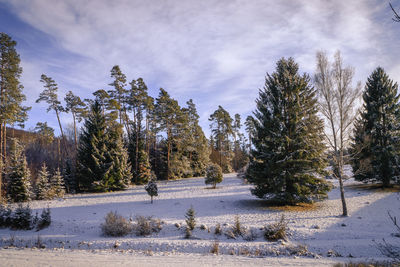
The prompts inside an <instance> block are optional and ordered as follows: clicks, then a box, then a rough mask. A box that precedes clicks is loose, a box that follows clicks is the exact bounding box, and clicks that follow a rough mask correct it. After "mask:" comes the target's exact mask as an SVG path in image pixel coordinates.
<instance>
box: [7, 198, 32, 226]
mask: <svg viewBox="0 0 400 267" xmlns="http://www.w3.org/2000/svg"><path fill="white" fill-rule="evenodd" d="M31 224H32V210H31V208H30V207H29V205H27V206H25V207H24V206H23V205H22V204H18V207H17V208H16V209H15V211H14V214H12V216H11V229H14V230H30V229H32V227H31Z"/></svg>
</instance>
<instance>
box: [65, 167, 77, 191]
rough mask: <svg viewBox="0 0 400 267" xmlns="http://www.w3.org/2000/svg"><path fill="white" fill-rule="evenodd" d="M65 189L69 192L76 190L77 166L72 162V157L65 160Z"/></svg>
mask: <svg viewBox="0 0 400 267" xmlns="http://www.w3.org/2000/svg"><path fill="white" fill-rule="evenodd" d="M63 177H64V185H65V191H66V192H67V193H75V192H76V189H77V188H76V173H75V166H74V165H73V164H72V161H71V159H67V160H66V161H65V166H64V170H63Z"/></svg>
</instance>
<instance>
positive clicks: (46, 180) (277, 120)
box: [0, 33, 400, 216]
mask: <svg viewBox="0 0 400 267" xmlns="http://www.w3.org/2000/svg"><path fill="white" fill-rule="evenodd" d="M16 45H17V44H16V42H15V41H14V40H13V39H12V37H10V36H8V35H7V34H5V33H1V34H0V87H1V90H0V110H1V113H0V125H1V128H0V129H1V131H0V134H1V135H0V137H1V138H0V140H1V142H0V148H1V150H0V156H1V157H0V186H1V188H0V189H1V190H0V192H1V199H2V201H6V202H20V201H29V200H31V199H51V198H54V197H59V196H62V195H63V194H64V193H65V192H66V193H76V192H107V191H116V190H124V189H126V188H128V187H129V186H130V185H146V184H148V183H149V182H151V181H152V182H155V181H160V180H170V179H182V178H188V177H198V176H205V175H206V173H207V170H208V169H210V170H211V169H212V170H213V171H214V170H215V171H216V172H221V171H222V172H223V173H231V172H238V173H239V174H240V176H241V177H243V178H245V179H246V180H247V181H248V182H249V183H251V184H252V185H253V186H254V187H253V189H252V190H251V192H252V194H253V195H255V196H256V197H258V198H269V199H273V200H274V201H278V202H281V203H285V204H290V205H294V204H296V203H306V202H312V201H315V200H318V199H323V198H325V197H326V196H327V192H328V191H329V190H330V188H331V185H330V183H329V181H327V179H326V178H327V177H328V178H329V177H333V178H337V179H338V180H339V182H340V187H341V198H342V208H343V215H345V216H346V215H347V208H346V200H345V197H344V191H343V179H345V178H346V177H345V174H344V173H343V168H344V166H345V165H347V164H351V166H352V168H353V173H354V176H355V179H356V180H358V181H364V182H372V183H376V182H379V183H381V184H382V186H384V187H390V186H392V185H393V184H396V183H397V184H398V183H399V182H400V179H399V178H398V177H399V172H400V168H399V159H398V156H399V153H400V149H399V145H400V143H399V141H398V140H399V139H398V138H399V126H400V124H399V122H400V117H399V116H400V109H399V103H398V100H399V95H398V92H397V90H398V86H397V83H395V82H394V81H392V80H391V79H390V78H389V77H388V75H387V74H386V73H385V71H384V69H383V68H381V67H377V68H376V69H375V70H374V71H373V73H372V74H371V75H370V77H369V78H368V80H367V82H366V85H365V87H364V88H363V87H362V86H361V82H358V83H354V82H353V76H354V71H355V70H354V68H353V67H351V66H344V64H343V59H342V56H341V54H340V51H338V52H337V53H336V54H335V56H334V58H333V60H332V62H331V61H330V60H329V59H328V56H327V54H326V53H325V52H323V51H319V52H317V53H316V64H315V65H316V71H315V73H314V74H312V75H310V74H306V73H304V74H301V73H299V66H298V64H297V63H296V62H295V60H294V59H293V58H287V59H286V58H281V59H280V60H279V61H278V62H277V63H276V70H275V71H274V72H267V75H266V78H265V84H264V86H263V88H262V89H259V97H258V98H257V99H256V101H255V108H254V111H253V114H252V115H250V116H248V117H247V118H246V119H245V120H243V119H242V117H241V115H240V114H234V116H231V114H229V112H228V111H227V110H225V109H224V108H223V107H222V106H218V109H217V110H215V111H214V112H213V113H212V114H211V115H210V117H209V118H208V120H209V123H210V129H211V136H209V138H207V137H206V136H205V134H204V132H203V129H202V128H201V127H200V125H199V114H198V112H197V109H196V105H195V103H194V101H193V100H192V99H189V100H188V101H187V102H186V103H185V104H184V105H181V104H182V103H181V104H180V103H178V101H177V100H175V99H174V98H173V97H172V96H170V95H169V93H168V92H167V91H166V90H164V89H163V88H160V89H159V94H158V95H157V96H150V95H149V94H148V88H147V85H146V83H145V81H144V80H143V79H142V78H140V77H139V78H134V79H132V80H129V79H128V78H127V76H126V75H125V74H124V73H123V71H122V70H121V69H120V67H119V66H118V65H115V66H113V67H112V68H111V71H110V84H108V85H105V87H106V88H108V90H104V89H99V90H97V91H95V92H93V97H92V98H90V99H81V98H80V97H79V96H78V95H75V94H74V93H73V92H72V91H69V92H68V93H67V94H66V95H65V96H62V95H59V93H58V90H59V88H58V85H57V82H56V81H55V80H54V79H52V78H51V77H49V76H47V75H46V74H42V75H41V77H40V81H41V83H42V85H43V91H42V92H41V93H40V95H39V96H38V98H37V99H36V102H37V103H39V102H44V103H46V104H47V107H48V108H47V112H48V115H47V116H55V118H56V119H57V121H58V125H59V129H58V130H59V132H60V135H59V136H56V135H55V129H53V128H51V127H49V126H48V125H47V122H37V124H36V127H35V128H34V129H33V130H32V131H27V130H22V128H23V127H24V122H26V120H27V118H28V114H29V110H30V107H27V106H24V105H23V103H24V100H26V96H25V95H24V92H23V89H24V87H23V85H22V84H21V83H20V77H21V75H22V68H21V67H20V56H19V54H18V52H17V50H16ZM107 86H108V87H107ZM358 100H361V101H362V102H363V104H362V105H361V106H360V107H358V106H357V101H358ZM61 113H68V114H70V115H71V117H72V119H73V127H69V128H63V126H64V127H65V125H64V124H63V122H62V121H61V119H60V114H61ZM16 126H19V127H20V128H21V129H16ZM244 133H246V134H244ZM215 165H217V166H219V167H216V166H215ZM329 165H330V167H329V168H327V167H328V166H329ZM218 177H222V176H218ZM219 179H220V178H219ZM210 183H213V184H214V188H215V185H216V182H213V181H211V182H210Z"/></svg>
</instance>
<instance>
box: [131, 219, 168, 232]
mask: <svg viewBox="0 0 400 267" xmlns="http://www.w3.org/2000/svg"><path fill="white" fill-rule="evenodd" d="M134 228H135V234H136V235H138V236H147V235H151V234H152V233H158V232H160V231H161V229H162V225H161V221H160V220H158V219H153V218H152V217H144V216H137V217H136V225H135V227H134Z"/></svg>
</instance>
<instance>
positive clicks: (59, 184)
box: [50, 168, 65, 197]
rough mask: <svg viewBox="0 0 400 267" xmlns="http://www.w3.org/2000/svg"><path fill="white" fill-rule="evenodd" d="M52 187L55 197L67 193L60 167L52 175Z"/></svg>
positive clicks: (52, 193)
mask: <svg viewBox="0 0 400 267" xmlns="http://www.w3.org/2000/svg"><path fill="white" fill-rule="evenodd" d="M50 188H51V193H50V195H52V196H53V197H63V196H64V194H65V186H64V178H63V176H62V175H61V172H60V169H58V168H57V169H56V171H55V172H54V174H53V175H52V176H51V177H50Z"/></svg>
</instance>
